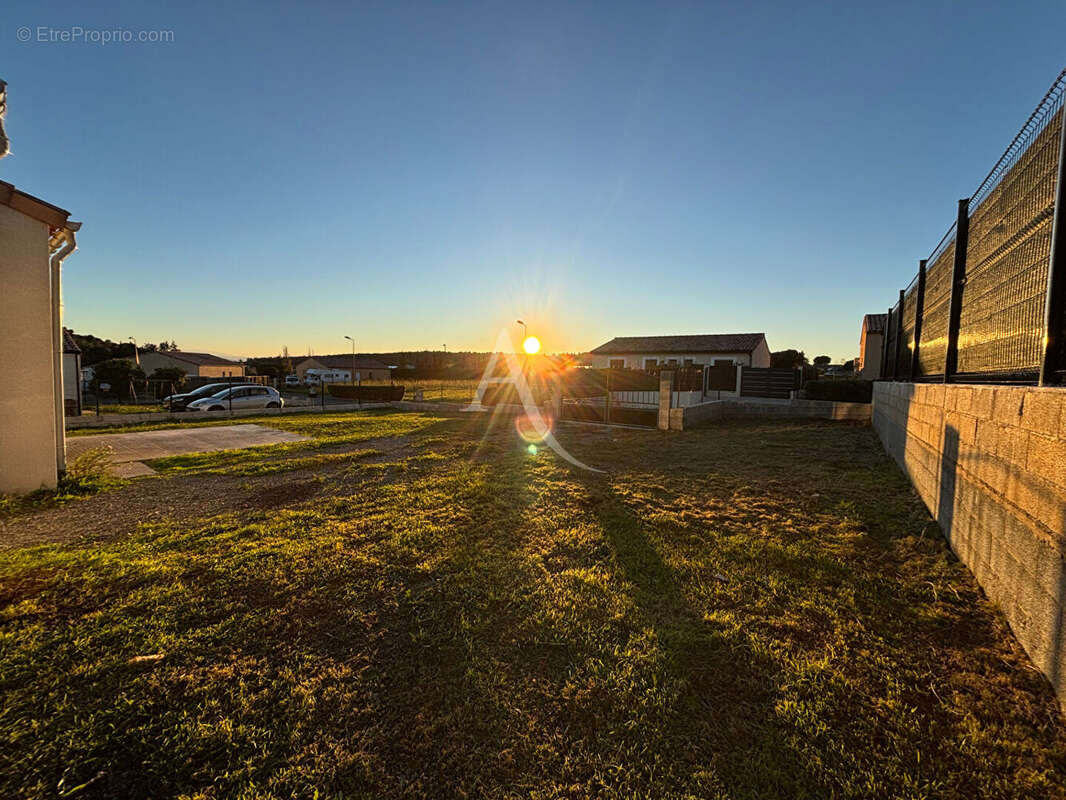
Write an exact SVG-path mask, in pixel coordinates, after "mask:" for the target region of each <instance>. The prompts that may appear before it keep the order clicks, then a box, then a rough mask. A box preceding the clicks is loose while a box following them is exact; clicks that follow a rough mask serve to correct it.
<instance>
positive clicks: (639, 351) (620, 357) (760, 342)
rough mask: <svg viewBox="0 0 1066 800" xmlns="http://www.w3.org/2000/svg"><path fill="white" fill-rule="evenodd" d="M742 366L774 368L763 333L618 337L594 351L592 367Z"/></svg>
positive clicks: (589, 362) (591, 359)
mask: <svg viewBox="0 0 1066 800" xmlns="http://www.w3.org/2000/svg"><path fill="white" fill-rule="evenodd" d="M720 363H721V364H740V365H742V366H745V367H768V366H770V348H769V347H768V346H767V344H766V335H765V334H762V333H706V334H697V335H693V336H616V337H615V338H614V339H611V341H609V342H607V343H606V344H601V345H600V346H599V347H597V348H595V349H594V350H592V351H590V353H589V357H588V364H589V366H592V367H600V368H602V367H623V368H625V369H652V368H655V367H661V366H675V367H679V366H713V365H715V364H720Z"/></svg>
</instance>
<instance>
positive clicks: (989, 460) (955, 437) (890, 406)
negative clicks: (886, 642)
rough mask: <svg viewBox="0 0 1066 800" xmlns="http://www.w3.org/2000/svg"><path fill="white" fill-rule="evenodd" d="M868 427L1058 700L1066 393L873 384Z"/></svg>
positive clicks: (1063, 644) (1065, 678)
mask: <svg viewBox="0 0 1066 800" xmlns="http://www.w3.org/2000/svg"><path fill="white" fill-rule="evenodd" d="M873 406H874V413H873V425H874V429H875V430H876V431H877V435H878V436H879V437H880V439H881V442H882V443H883V444H884V447H885V450H886V451H888V453H889V454H890V455H891V456H892V457H893V458H894V459H895V460H896V462H897V463H898V464H899V465H900V467H901V468H902V469H903V471H904V472H905V473H906V474H907V476H908V477H909V478H910V480H911V482H912V483H913V484H914V487H915V489H916V490H917V491H918V495H919V496H920V497H921V498H922V501H923V502H924V503H925V505H926V507H927V508H928V509H929V511H930V513H931V514H932V515H933V517H934V518H935V519H936V521H937V523H938V524H939V525H940V528H941V530H943V532H944V536H945V537H946V538H947V540H948V543H949V544H950V545H951V549H952V550H953V551H954V552H955V554H956V555H958V557H959V558H960V559H961V560H962V561H963V563H965V564H966V565H967V566H968V567H969V568H970V570H971V571H972V572H973V574H974V575H975V576H976V577H977V580H978V582H979V583H980V584H981V587H982V588H983V589H984V591H985V593H986V594H987V595H988V597H989V598H990V599H991V600H992V601H993V602H995V603H996V604H997V605H998V606H999V607H1000V609H1001V610H1002V611H1003V614H1004V615H1005V616H1006V618H1007V621H1008V622H1009V623H1010V626H1011V628H1012V629H1013V631H1014V633H1015V635H1016V636H1017V637H1018V641H1019V642H1021V645H1022V647H1024V648H1025V650H1026V652H1027V653H1028V654H1029V656H1030V658H1032V660H1033V662H1034V663H1035V664H1036V666H1037V667H1038V668H1039V669H1040V670H1041V671H1042V672H1043V673H1044V674H1045V675H1046V676H1047V678H1048V680H1050V681H1051V684H1052V686H1053V687H1054V689H1055V692H1056V694H1058V696H1059V700H1060V702H1061V703H1063V705H1064V707H1066V630H1064V624H1066V619H1064V604H1066V562H1064V561H1063V556H1064V553H1066V389H1061V388H1040V389H1038V388H1033V387H1023V386H1005V387H998V386H997V387H992V386H964V385H958V384H947V385H945V384H913V383H889V382H884V381H879V382H877V383H875V384H874V403H873Z"/></svg>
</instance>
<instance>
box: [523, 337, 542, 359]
mask: <svg viewBox="0 0 1066 800" xmlns="http://www.w3.org/2000/svg"><path fill="white" fill-rule="evenodd" d="M522 349H524V350H525V351H526V352H527V353H529V354H530V355H533V354H534V353H539V352H540V339H538V338H537V337H536V336H528V337H526V340H525V341H524V342H522Z"/></svg>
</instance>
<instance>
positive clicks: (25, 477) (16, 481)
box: [0, 181, 81, 493]
mask: <svg viewBox="0 0 1066 800" xmlns="http://www.w3.org/2000/svg"><path fill="white" fill-rule="evenodd" d="M69 216H70V214H69V212H67V211H64V210H63V209H61V208H56V207H55V206H53V205H51V204H50V203H46V202H44V201H43V200H39V199H38V198H36V197H33V196H32V195H28V194H26V193H25V192H21V191H19V190H18V189H16V188H15V187H14V186H12V185H11V184H10V183H5V182H3V181H0V286H2V287H3V288H2V289H0V364H2V365H3V366H4V371H5V374H6V377H7V378H8V380H6V381H5V382H4V391H3V392H0V492H12V493H23V492H32V491H34V490H36V489H41V488H49V489H54V488H55V487H56V484H57V482H58V479H59V473H60V472H61V471H63V470H65V469H66V452H65V438H64V430H63V426H64V419H63V331H62V326H61V322H60V308H61V305H60V298H61V297H62V293H61V290H60V279H61V267H62V263H63V259H64V258H66V257H67V256H68V255H70V253H72V252H73V251H74V249H75V246H76V244H75V241H74V233H75V231H77V230H78V228H80V227H81V226H80V225H79V224H78V223H77V222H70V221H69Z"/></svg>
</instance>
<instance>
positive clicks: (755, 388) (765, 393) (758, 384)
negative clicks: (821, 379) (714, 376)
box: [740, 367, 803, 400]
mask: <svg viewBox="0 0 1066 800" xmlns="http://www.w3.org/2000/svg"><path fill="white" fill-rule="evenodd" d="M802 374H803V373H802V372H801V371H800V370H798V369H776V368H774V367H744V368H742V369H741V371H740V394H741V396H742V397H776V398H780V399H785V400H787V399H788V398H789V397H791V395H792V391H793V390H794V389H799V388H801V381H802V377H801V376H802Z"/></svg>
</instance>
